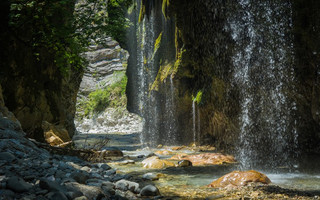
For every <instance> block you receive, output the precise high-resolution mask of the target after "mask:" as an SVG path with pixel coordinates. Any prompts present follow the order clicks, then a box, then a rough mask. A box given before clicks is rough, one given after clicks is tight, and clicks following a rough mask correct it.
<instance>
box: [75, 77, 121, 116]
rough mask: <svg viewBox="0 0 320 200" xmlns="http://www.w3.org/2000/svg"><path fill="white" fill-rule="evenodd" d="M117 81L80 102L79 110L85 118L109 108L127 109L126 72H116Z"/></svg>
mask: <svg viewBox="0 0 320 200" xmlns="http://www.w3.org/2000/svg"><path fill="white" fill-rule="evenodd" d="M113 77H114V79H115V80H117V81H115V82H114V83H113V84H111V85H110V86H109V87H107V88H101V89H97V90H95V91H93V92H91V93H90V94H89V95H88V97H87V98H86V99H81V100H80V101H79V106H78V109H79V110H80V111H82V112H83V115H84V116H89V115H92V114H94V113H99V112H102V111H104V110H105V109H106V108H107V107H113V108H125V107H126V104H127V98H126V94H125V92H126V86H127V77H126V75H125V72H123V71H120V72H114V73H113ZM82 117H83V116H82Z"/></svg>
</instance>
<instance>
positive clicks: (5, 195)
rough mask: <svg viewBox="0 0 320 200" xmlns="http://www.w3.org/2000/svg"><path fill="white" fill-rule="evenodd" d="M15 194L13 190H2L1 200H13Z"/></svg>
mask: <svg viewBox="0 0 320 200" xmlns="http://www.w3.org/2000/svg"><path fill="white" fill-rule="evenodd" d="M13 198H14V192H12V191H11V190H0V199H13Z"/></svg>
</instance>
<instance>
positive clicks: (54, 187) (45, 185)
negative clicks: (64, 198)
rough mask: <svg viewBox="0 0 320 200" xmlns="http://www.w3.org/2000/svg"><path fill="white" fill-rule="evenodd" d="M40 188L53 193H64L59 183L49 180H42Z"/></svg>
mask: <svg viewBox="0 0 320 200" xmlns="http://www.w3.org/2000/svg"><path fill="white" fill-rule="evenodd" d="M39 187H40V188H41V189H46V190H49V191H51V192H54V191H55V192H57V191H64V188H63V187H62V186H61V185H60V184H59V183H57V182H55V181H50V180H47V179H40V182H39Z"/></svg>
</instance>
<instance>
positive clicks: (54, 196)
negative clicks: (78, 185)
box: [46, 192, 68, 200]
mask: <svg viewBox="0 0 320 200" xmlns="http://www.w3.org/2000/svg"><path fill="white" fill-rule="evenodd" d="M46 196H47V198H48V199H49V200H68V198H67V197H66V195H64V194H63V193H62V192H50V193H49V194H47V195H46Z"/></svg>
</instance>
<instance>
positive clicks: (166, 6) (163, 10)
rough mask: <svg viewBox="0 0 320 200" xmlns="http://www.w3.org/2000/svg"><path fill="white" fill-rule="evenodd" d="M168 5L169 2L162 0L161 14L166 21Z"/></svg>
mask: <svg viewBox="0 0 320 200" xmlns="http://www.w3.org/2000/svg"><path fill="white" fill-rule="evenodd" d="M169 5H170V1H169V0H162V14H163V16H164V17H165V18H166V19H167V18H168V7H169Z"/></svg>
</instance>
